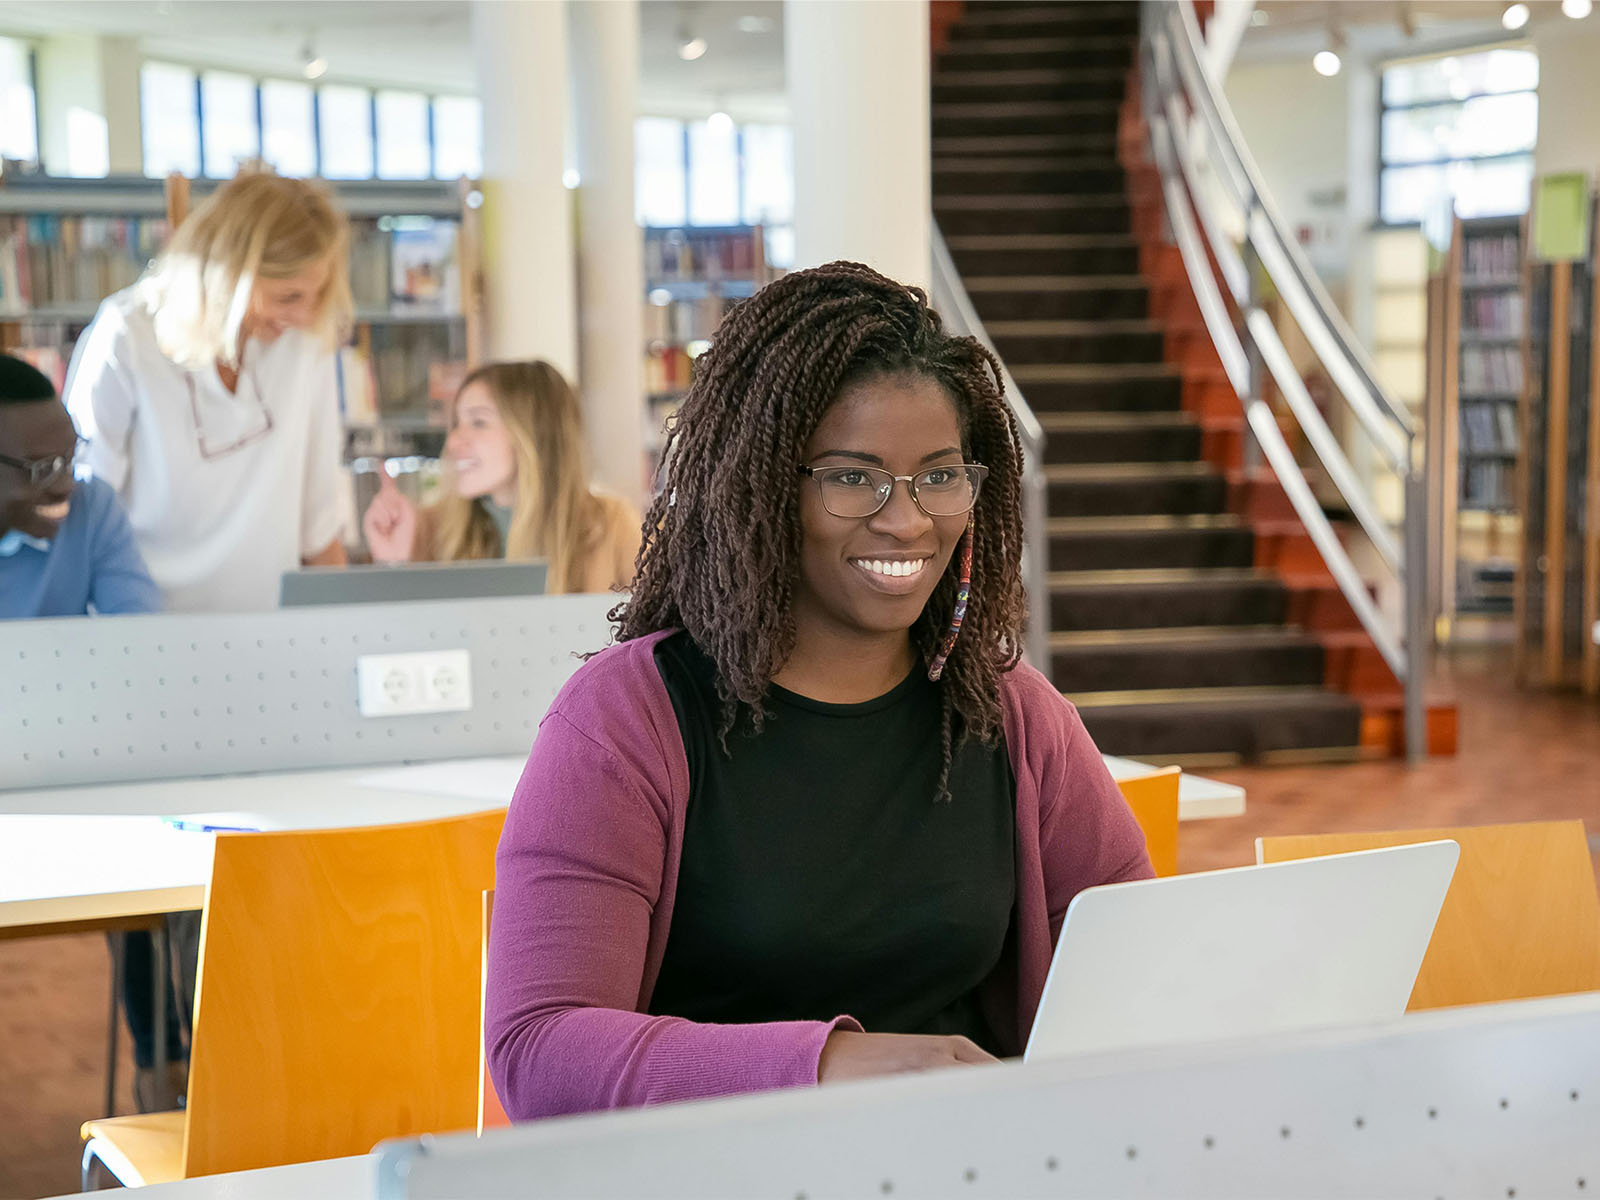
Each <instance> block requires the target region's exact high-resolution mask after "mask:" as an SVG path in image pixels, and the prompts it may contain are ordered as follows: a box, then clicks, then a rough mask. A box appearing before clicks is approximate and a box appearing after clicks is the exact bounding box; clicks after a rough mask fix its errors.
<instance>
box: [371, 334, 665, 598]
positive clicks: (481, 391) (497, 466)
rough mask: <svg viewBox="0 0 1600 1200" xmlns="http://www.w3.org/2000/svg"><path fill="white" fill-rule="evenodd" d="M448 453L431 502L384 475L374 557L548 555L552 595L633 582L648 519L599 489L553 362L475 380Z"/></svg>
mask: <svg viewBox="0 0 1600 1200" xmlns="http://www.w3.org/2000/svg"><path fill="white" fill-rule="evenodd" d="M444 458H445V462H444V470H445V481H444V485H443V488H442V489H441V490H442V494H441V496H440V497H439V499H438V500H436V501H435V502H434V503H433V504H431V505H428V506H426V507H424V508H422V509H418V508H416V507H415V506H414V505H413V504H412V503H411V502H410V501H409V500H407V499H406V498H405V497H404V496H402V495H401V494H400V491H399V489H398V488H396V487H395V486H394V483H393V481H392V480H390V479H389V477H388V476H387V475H385V476H383V477H382V478H381V480H380V485H379V491H378V495H377V496H376V497H374V499H373V501H372V504H371V505H370V506H368V508H367V513H366V517H365V519H364V520H363V522H362V525H363V529H364V531H365V533H366V536H367V545H368V547H369V548H370V549H371V550H372V557H373V559H374V561H376V562H423V561H441V562H442V561H451V560H457V559H470V558H512V559H518V558H522V559H527V558H542V559H545V560H547V561H548V562H549V564H550V576H549V590H550V591H552V592H605V591H611V590H613V589H615V588H622V587H626V586H628V584H629V582H630V581H631V580H632V578H633V561H634V556H635V554H637V552H638V549H639V528H640V524H639V514H638V512H637V511H635V510H634V508H633V506H632V505H630V504H629V503H628V502H627V501H625V500H623V499H621V498H619V497H617V496H612V495H609V494H606V493H602V492H595V491H594V490H593V489H591V488H590V486H589V463H588V455H587V454H586V453H585V451H584V444H583V419H582V417H581V416H580V415H579V412H578V398H577V396H575V395H574V394H573V391H572V387H571V386H570V385H569V384H568V383H567V381H566V380H565V379H564V378H563V377H562V375H561V372H559V371H557V370H556V369H555V368H554V367H552V366H551V365H550V364H549V363H547V362H541V361H533V362H505V363H491V364H490V365H488V366H484V367H479V368H478V369H477V370H476V371H474V372H472V373H471V374H470V375H468V376H467V378H466V379H465V381H463V383H462V385H461V390H460V391H459V392H458V393H456V399H455V406H454V408H453V410H452V413H451V420H450V436H449V437H448V438H447V439H446V440H445V452H444Z"/></svg>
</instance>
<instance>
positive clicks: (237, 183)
mask: <svg viewBox="0 0 1600 1200" xmlns="http://www.w3.org/2000/svg"><path fill="white" fill-rule="evenodd" d="M348 246H349V225H348V223H347V222H346V220H345V218H344V216H343V215H342V214H341V213H340V212H339V211H338V210H337V209H336V208H335V207H334V205H333V203H332V201H331V200H330V199H329V197H328V196H327V195H326V193H325V192H324V191H323V190H322V189H321V188H319V187H317V186H316V185H314V184H311V183H308V182H306V181H304V180H300V179H286V178H283V177H281V176H278V175H274V174H272V173H270V172H267V171H249V172H246V173H242V174H240V175H239V176H238V177H237V178H235V179H233V180H231V181H230V182H228V183H226V184H223V185H222V186H221V187H220V188H218V189H217V191H216V192H215V193H214V194H213V195H212V196H211V197H210V198H209V199H207V200H206V201H205V202H204V203H203V204H201V205H200V206H199V207H198V208H196V209H195V211H194V212H193V213H192V214H191V215H190V216H189V218H188V219H187V220H186V221H184V222H183V224H182V225H181V226H180V227H179V228H178V230H177V231H176V232H175V233H174V234H173V237H172V240H171V243H170V244H169V245H168V247H167V249H166V250H165V251H164V252H163V253H162V255H161V256H160V257H159V258H158V259H157V260H156V262H155V263H154V264H153V265H152V267H151V268H150V270H149V271H148V272H147V273H146V275H145V276H144V277H143V278H142V279H141V280H139V282H138V283H136V284H134V285H133V286H132V287H129V288H126V289H124V290H123V291H121V292H118V293H116V294H115V295H113V296H111V297H109V298H108V299H107V300H106V301H105V302H104V303H102V304H101V306H100V310H99V312H98V313H97V314H96V316H95V319H94V322H93V324H91V325H90V326H89V328H88V329H87V330H85V331H84V334H83V336H82V337H81V338H80V339H79V341H78V345H77V348H76V350H75V351H74V353H73V358H72V366H71V369H70V371H69V373H68V377H67V388H66V400H67V406H68V408H69V409H70V410H71V412H72V415H73V418H74V419H75V420H76V422H77V425H78V429H79V432H80V433H81V434H82V435H83V436H84V437H86V438H88V439H89V442H90V445H89V449H88V452H87V456H86V461H87V463H88V466H89V468H90V470H91V471H92V472H93V473H94V474H95V475H97V476H99V477H100V478H102V479H104V480H106V482H108V483H109V484H111V486H112V487H113V488H114V489H116V491H117V494H118V496H119V497H120V498H121V500H122V504H123V506H124V508H126V510H127V513H128V520H129V523H130V525H131V526H132V528H133V533H134V537H135V539H136V540H137V541H138V544H139V549H140V551H141V552H142V553H143V555H144V559H145V562H146V563H147V564H148V566H149V569H150V574H151V577H152V578H153V579H154V580H155V582H156V583H157V585H158V586H160V588H161V590H162V592H163V593H164V594H165V597H166V602H167V606H168V608H170V609H174V610H180V611H183V610H187V611H249V610H258V609H268V608H274V607H276V605H277V598H278V581H279V577H280V576H281V574H282V573H283V572H284V571H287V570H292V569H294V568H296V567H298V566H301V565H302V564H319V565H337V564H340V563H343V562H344V561H345V553H344V545H343V542H342V541H341V539H340V532H341V523H342V516H341V514H342V512H343V509H342V508H341V493H342V488H343V481H342V471H341V465H340V457H341V451H342V441H343V425H342V421H341V418H340V414H339V402H338V393H337V385H336V374H335V366H334V355H335V352H336V349H337V347H338V345H339V343H340V341H341V340H342V339H343V337H344V336H345V334H346V333H347V331H348V329H349V326H350V320H351V316H352V308H351V299H350V286H349V282H348V276H347V271H348V267H347V258H348Z"/></svg>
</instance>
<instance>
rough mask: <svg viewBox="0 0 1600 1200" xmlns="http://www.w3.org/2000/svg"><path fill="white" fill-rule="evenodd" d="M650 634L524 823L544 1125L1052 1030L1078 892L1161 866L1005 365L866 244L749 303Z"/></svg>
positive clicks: (527, 1045)
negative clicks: (1091, 722)
mask: <svg viewBox="0 0 1600 1200" xmlns="http://www.w3.org/2000/svg"><path fill="white" fill-rule="evenodd" d="M664 461H665V467H664V468H663V469H664V472H665V475H664V478H663V480H662V482H663V485H664V486H663V489H662V493H661V495H660V496H659V497H658V498H657V499H656V501H655V503H654V505H653V506H652V508H651V510H650V512H649V514H648V516H647V518H646V520H645V541H644V545H643V548H642V549H641V550H640V553H639V558H638V563H637V569H636V574H635V579H634V585H633V592H632V596H631V598H630V599H628V600H627V601H626V602H624V603H623V604H621V605H619V606H618V608H617V609H616V610H614V611H613V613H612V617H613V620H615V621H616V622H617V640H618V644H617V645H614V646H612V647H611V648H609V649H607V650H604V651H601V652H600V653H599V654H597V655H595V656H594V657H592V658H591V659H590V660H589V661H588V662H587V663H586V664H585V665H584V666H583V667H582V668H581V669H580V670H579V671H578V672H577V673H576V674H575V675H574V676H573V678H572V680H571V681H570V682H569V683H568V684H567V686H566V688H565V689H563V691H562V693H561V695H560V696H559V697H557V699H556V701H555V703H554V704H553V705H552V706H551V708H550V711H549V713H548V715H547V716H546V717H545V720H544V722H543V724H542V725H541V727H540V731H539V735H538V739H537V741H536V742H535V744H534V747H533V752H532V755H531V757H530V758H529V761H528V766H527V769H526V771H525V772H524V773H523V776H522V780H521V782H520V784H519V785H518V787H517V791H516V795H515V797H514V798H513V800H512V803H511V810H510V813H509V815H508V817H507V821H506V828H505V833H504V835H503V836H502V839H501V842H500V851H499V858H498V877H497V884H496V904H495V911H494V922H493V928H492V930H491V934H490V946H489V978H488V1008H487V1014H486V1020H487V1029H486V1033H487V1047H488V1058H489V1065H490V1070H491V1073H492V1076H493V1078H494V1082H495V1085H496V1087H497V1090H498V1092H499V1095H500V1098H501V1100H502V1102H503V1103H504V1105H505V1108H506V1110H507V1112H508V1113H510V1115H511V1116H512V1117H513V1118H517V1119H525V1118H529V1117H535V1116H545V1115H553V1114H557V1113H567V1112H578V1111H584V1110H590V1109H598V1108H608V1107H620V1106H626V1105H636V1104H648V1103H656V1102H662V1101H669V1100H685V1099H693V1098H700V1097H708V1096H716V1095H725V1094H729V1093H734V1092H743V1091H753V1090H758V1089H763V1088H773V1087H784V1086H795V1085H803V1084H814V1083H819V1082H820V1083H829V1082H833V1081H835V1080H844V1079H851V1078H859V1077H862V1076H866V1075H876V1074H886V1073H892V1072H901V1071H917V1070H926V1069H930V1068H935V1067H941V1066H951V1065H956V1064H961V1063H982V1062H989V1061H992V1060H993V1059H994V1058H996V1057H1004V1056H1008V1055H1015V1054H1018V1053H1020V1052H1021V1049H1022V1046H1023V1043H1024V1041H1025V1040H1026V1037H1027V1034H1028V1030H1029V1028H1030V1026H1031V1024H1032V1021H1033V1014H1034V1011H1035V1009H1036V1008H1037V1006H1038V1002H1039V997H1040V994H1041V992H1042V990H1043V987H1044V980H1045V975H1046V973H1047V971H1048V969H1049V965H1050V957H1051V953H1052V949H1053V946H1054V942H1055V938H1056V936H1057V935H1058V934H1059V932H1060V928H1061V921H1062V918H1063V916H1064V915H1065V912H1066V908H1067V904H1068V903H1069V902H1070V901H1071V899H1072V897H1073V896H1074V895H1076V894H1077V893H1078V892H1079V891H1080V890H1081V889H1083V888H1085V887H1089V886H1092V885H1095V884H1101V883H1111V882H1116V881H1120V880H1125V879H1138V878H1144V877H1147V876H1148V875H1150V874H1151V871H1150V865H1149V860H1148V858H1147V857H1146V854H1145V850H1144V840H1143V837H1142V836H1141V834H1140V832H1139V829H1138V827H1137V825H1136V824H1135V822H1134V820H1133V817H1132V815H1131V814H1130V813H1129V811H1128V809H1127V806H1126V805H1125V804H1124V803H1123V801H1122V798H1121V795H1120V793H1119V792H1118V791H1117V788H1116V785H1115V784H1114V783H1113V782H1112V781H1111V778H1110V776H1109V775H1108V774H1107V772H1106V769H1105V767H1104V765H1103V764H1102V762H1101V760H1100V757H1099V755H1098V754H1097V753H1096V751H1095V749H1094V746H1093V744H1092V743H1091V741H1090V739H1089V736H1088V734H1087V733H1086V732H1085V731H1084V728H1083V725H1082V723H1081V722H1080V720H1079V719H1078V716H1077V713H1076V711H1075V710H1074V709H1073V708H1072V707H1071V705H1069V704H1068V703H1067V702H1066V701H1065V700H1064V699H1063V698H1062V697H1061V695H1060V693H1058V692H1057V691H1056V690H1055V689H1054V688H1053V687H1051V686H1050V684H1049V683H1048V681H1046V680H1045V678H1044V677H1043V676H1042V675H1040V674H1039V673H1038V672H1037V671H1035V670H1033V669H1032V668H1031V667H1028V666H1026V665H1023V664H1021V663H1019V661H1018V660H1019V647H1020V645H1021V631H1022V621H1023V617H1024V597H1023V591H1022V585H1021V576H1020V570H1019V567H1020V558H1021V551H1022V521H1021V503H1020V499H1021V462H1022V456H1021V450H1020V446H1019V443H1018V440H1017V433H1016V427H1015V424H1014V423H1013V420H1012V417H1011V412H1010V409H1009V407H1008V406H1007V405H1006V402H1005V400H1004V397H1003V395H1002V392H1001V384H1000V374H999V367H998V364H997V363H996V362H995V360H994V358H993V357H992V356H991V355H990V354H989V353H988V351H986V350H985V349H984V348H983V347H982V346H981V345H980V344H979V343H978V342H976V341H974V340H973V339H971V338H958V337H952V336H950V335H948V334H946V333H945V332H943V330H942V329H941V327H940V322H939V318H938V316H937V315H936V314H935V313H933V312H932V311H931V310H930V309H929V308H928V306H927V301H926V298H925V297H924V296H923V294H922V293H921V292H920V291H918V290H916V289H914V288H908V287H905V286H902V285H900V284H897V283H895V282H893V281H891V280H889V279H886V278H884V277H883V276H881V275H879V274H877V273H876V272H874V271H871V270H869V269H868V268H866V267H863V266H859V265H857V264H853V263H833V264H830V265H828V266H825V267H819V268H817V269H815V270H809V271H800V272H797V273H795V274H792V275H789V276H786V277H785V278H783V279H780V280H779V281H777V282H776V283H773V284H770V285H769V286H767V287H766V288H764V289H763V290H762V291H761V292H759V293H757V294H756V296H754V297H753V298H752V299H750V300H749V301H747V302H746V303H744V304H743V305H741V306H739V307H738V308H736V309H735V310H733V311H732V312H731V313H730V314H729V315H728V317H727V319H726V320H725V321H724V322H723V325H722V328H721V330H720V331H719V332H718V334H717V337H716V339H715V341H714V342H713V344H712V346H711V349H710V350H708V351H707V352H706V354H705V355H704V356H702V358H701V359H700V361H699V372H698V375H697V378H696V380H695V383H694V386H693V388H692V389H691V390H690V393H689V396H688V397H687V399H686V400H685V402H684V404H683V406H682V408H681V410H680V412H679V415H678V418H677V421H676V423H675V425H674V426H673V428H672V429H671V431H670V434H669V439H668V446H667V453H666V455H665V460H664Z"/></svg>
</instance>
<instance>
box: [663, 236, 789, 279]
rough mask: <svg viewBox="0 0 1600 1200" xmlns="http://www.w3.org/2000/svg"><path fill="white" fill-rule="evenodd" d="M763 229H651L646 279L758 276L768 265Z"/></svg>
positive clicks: (744, 277)
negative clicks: (764, 251)
mask: <svg viewBox="0 0 1600 1200" xmlns="http://www.w3.org/2000/svg"><path fill="white" fill-rule="evenodd" d="M764 258H765V255H764V254H763V253H762V250H761V238H760V236H759V231H758V230H755V229H739V230H733V231H728V230H704V229H669V230H659V229H647V230H645V238H644V273H645V278H646V279H649V280H658V281H663V282H665V281H673V280H683V279H727V278H741V279H750V278H755V277H757V276H758V275H759V274H761V272H762V271H764V269H765V267H766V263H765V261H764Z"/></svg>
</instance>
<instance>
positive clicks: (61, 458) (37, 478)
mask: <svg viewBox="0 0 1600 1200" xmlns="http://www.w3.org/2000/svg"><path fill="white" fill-rule="evenodd" d="M88 444H89V443H88V442H86V441H84V440H83V439H82V438H79V439H78V443H77V445H76V446H74V447H73V448H72V453H71V454H68V455H61V454H57V455H56V456H55V457H54V458H12V457H11V455H9V454H0V463H5V465H6V466H8V467H15V468H16V469H17V470H19V471H21V472H22V473H23V474H24V475H26V476H27V477H28V482H29V483H31V484H32V485H33V486H34V487H36V488H47V487H49V486H50V485H51V484H52V483H56V482H58V481H60V480H61V479H62V478H63V477H64V476H67V475H71V474H72V464H73V463H74V462H76V461H77V458H78V455H80V454H82V453H83V448H84V447H85V446H87V445H88Z"/></svg>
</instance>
